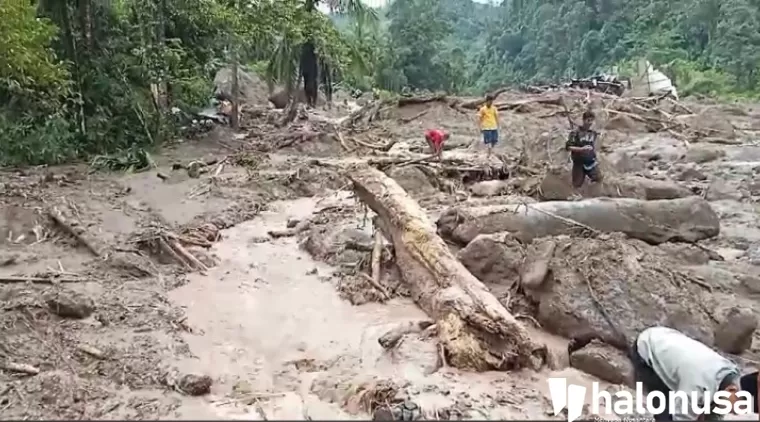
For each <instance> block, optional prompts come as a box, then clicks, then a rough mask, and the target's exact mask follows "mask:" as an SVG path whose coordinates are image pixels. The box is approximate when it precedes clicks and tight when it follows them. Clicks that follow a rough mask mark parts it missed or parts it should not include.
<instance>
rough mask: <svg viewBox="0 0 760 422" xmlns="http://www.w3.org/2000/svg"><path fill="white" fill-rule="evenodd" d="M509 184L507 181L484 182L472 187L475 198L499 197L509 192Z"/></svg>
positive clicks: (471, 190)
mask: <svg viewBox="0 0 760 422" xmlns="http://www.w3.org/2000/svg"><path fill="white" fill-rule="evenodd" d="M509 187H510V185H509V183H508V182H507V181H505V180H484V181H482V182H478V183H474V184H473V185H472V186H470V192H472V194H473V195H474V196H483V197H486V196H499V195H502V194H504V193H506V192H508V191H509Z"/></svg>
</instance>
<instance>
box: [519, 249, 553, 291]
mask: <svg viewBox="0 0 760 422" xmlns="http://www.w3.org/2000/svg"><path fill="white" fill-rule="evenodd" d="M556 248H557V243H556V242H555V241H554V240H552V239H551V238H546V239H536V240H534V241H533V242H532V243H531V244H530V245H529V246H528V248H527V251H526V252H525V260H524V262H523V265H522V267H521V269H520V285H521V286H522V287H523V288H524V289H529V290H535V289H538V288H540V287H541V285H542V284H543V283H544V280H545V279H546V277H547V275H548V274H549V264H550V262H551V259H552V257H553V256H554V250H555V249H556Z"/></svg>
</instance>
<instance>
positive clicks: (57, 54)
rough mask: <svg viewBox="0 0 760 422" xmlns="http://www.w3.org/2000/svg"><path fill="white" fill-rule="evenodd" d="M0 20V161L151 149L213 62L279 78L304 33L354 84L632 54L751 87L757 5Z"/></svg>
mask: <svg viewBox="0 0 760 422" xmlns="http://www.w3.org/2000/svg"><path fill="white" fill-rule="evenodd" d="M320 1H321V3H320ZM315 6H320V8H321V9H322V10H330V11H331V12H332V13H331V16H332V19H328V18H327V16H326V15H325V14H324V13H322V12H319V11H318V10H316V9H315ZM0 15H1V16H3V20H2V22H0V97H1V98H2V100H3V101H2V103H0V133H3V135H4V136H3V139H2V143H0V164H21V163H27V164H38V163H57V162H63V161H69V160H73V159H78V158H83V157H87V156H91V155H93V154H99V153H106V152H116V151H125V150H129V149H131V148H135V147H144V146H147V145H155V144H159V143H160V142H162V141H163V140H165V139H168V138H169V137H172V136H174V135H175V133H174V130H175V126H176V124H175V122H174V121H173V119H174V117H173V114H172V113H171V112H170V110H171V108H172V107H178V108H180V109H192V108H193V107H198V106H201V105H203V104H205V103H206V102H207V101H208V99H209V96H210V94H211V91H212V89H213V87H212V84H211V81H212V79H213V76H214V74H215V72H216V71H217V70H218V69H219V68H221V67H222V66H225V65H230V64H231V63H237V62H238V61H239V62H240V63H241V64H242V65H248V67H249V68H252V69H255V70H257V71H258V72H257V73H258V74H259V75H260V76H262V77H265V78H267V79H268V80H269V81H270V82H271V83H272V84H273V85H274V84H278V85H281V86H286V87H291V86H295V85H296V84H295V82H296V81H297V76H298V73H299V61H301V60H303V57H302V55H301V46H302V45H303V43H304V42H305V41H307V40H312V41H313V42H314V44H315V46H316V51H317V55H318V56H319V60H320V61H321V62H324V63H327V64H329V66H330V68H331V69H333V71H334V72H335V73H336V76H337V80H338V81H340V83H341V84H343V85H346V86H349V87H352V88H360V89H362V90H369V89H372V88H379V89H382V90H386V91H402V90H406V89H425V90H445V91H449V92H471V93H482V92H484V91H486V90H489V89H492V88H494V87H497V86H502V85H507V84H518V83H536V82H549V81H556V80H561V79H564V78H567V77H571V76H588V75H590V74H593V73H595V72H598V71H602V70H605V69H609V68H610V67H611V66H618V67H619V69H621V70H622V71H624V72H625V71H627V70H630V69H632V63H633V61H634V60H636V59H638V58H641V57H645V58H648V59H649V60H651V61H652V62H653V63H655V64H656V65H657V66H658V67H659V68H660V69H661V70H663V71H665V72H666V73H667V74H669V75H670V76H671V77H672V78H673V79H674V81H675V82H676V84H677V85H678V87H679V91H680V93H681V94H686V95H688V94H703V95H719V96H733V97H738V96H744V97H754V96H755V94H756V93H758V92H760V86H758V82H759V80H760V79H759V78H760V75H758V71H757V70H758V64H759V63H760V2H758V1H757V0H723V1H720V0H671V1H663V0H627V1H624V0H585V1H572V0H505V1H504V2H503V3H501V4H500V5H498V6H492V5H487V4H480V3H473V2H472V1H470V0H395V1H392V2H391V3H389V4H388V5H387V6H386V7H384V8H382V9H380V10H378V11H376V12H375V13H372V12H371V11H368V10H366V9H365V8H363V7H362V6H361V3H359V2H358V1H356V0H38V1H36V2H30V1H16V0H0Z"/></svg>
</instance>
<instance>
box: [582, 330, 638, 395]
mask: <svg viewBox="0 0 760 422" xmlns="http://www.w3.org/2000/svg"><path fill="white" fill-rule="evenodd" d="M570 366H572V367H573V368H575V369H578V370H581V371H583V372H586V373H588V374H591V375H593V376H595V377H598V378H600V379H602V380H604V381H607V382H611V383H614V384H625V385H630V384H632V383H633V380H634V376H633V365H632V364H631V360H630V359H629V358H628V356H626V355H625V353H623V352H621V351H620V350H618V349H616V348H614V347H612V346H610V345H608V344H604V343H602V342H600V341H597V340H594V341H592V342H591V343H589V344H587V345H586V346H584V347H583V348H581V349H579V350H576V351H575V352H573V353H572V354H571V355H570Z"/></svg>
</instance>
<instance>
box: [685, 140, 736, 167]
mask: <svg viewBox="0 0 760 422" xmlns="http://www.w3.org/2000/svg"><path fill="white" fill-rule="evenodd" d="M725 155H726V152H725V151H724V150H722V149H718V148H714V147H708V146H702V145H694V146H691V147H689V149H688V150H687V151H686V155H685V156H684V161H686V162H689V163H697V164H703V163H708V162H710V161H715V160H717V159H718V158H721V157H724V156H725Z"/></svg>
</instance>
